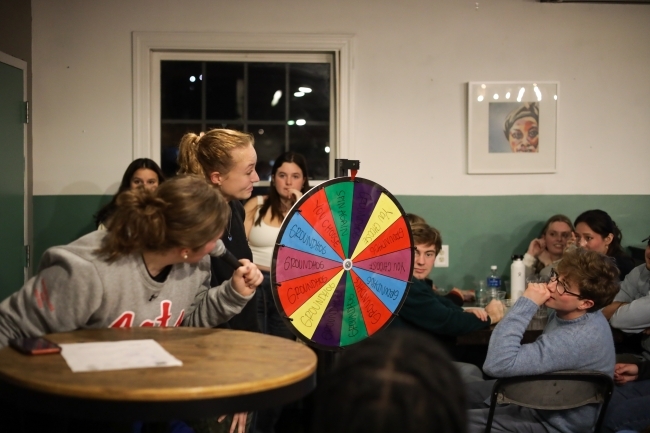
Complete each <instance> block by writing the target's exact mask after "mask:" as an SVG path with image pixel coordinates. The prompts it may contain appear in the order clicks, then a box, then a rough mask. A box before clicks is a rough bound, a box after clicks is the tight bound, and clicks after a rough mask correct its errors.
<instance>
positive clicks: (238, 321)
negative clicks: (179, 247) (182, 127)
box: [178, 129, 260, 433]
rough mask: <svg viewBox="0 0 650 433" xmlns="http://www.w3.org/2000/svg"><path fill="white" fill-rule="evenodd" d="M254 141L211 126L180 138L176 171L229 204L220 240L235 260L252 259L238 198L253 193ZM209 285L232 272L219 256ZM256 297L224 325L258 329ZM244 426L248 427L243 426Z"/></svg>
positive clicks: (242, 417)
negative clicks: (204, 183) (205, 183)
mask: <svg viewBox="0 0 650 433" xmlns="http://www.w3.org/2000/svg"><path fill="white" fill-rule="evenodd" d="M254 144H255V140H254V138H253V136H252V135H251V134H248V133H245V132H239V131H234V130H232V129H211V130H210V131H208V132H206V133H203V132H201V133H200V134H198V135H197V134H194V133H191V132H190V133H187V134H185V135H184V136H183V137H182V138H181V142H180V146H179V153H178V165H179V167H180V169H179V172H180V173H190V174H196V175H199V176H201V177H204V178H206V179H207V180H208V182H209V183H210V184H211V185H212V186H213V187H214V188H215V189H217V190H219V191H220V192H221V194H222V195H223V197H224V198H225V199H226V201H227V202H228V205H229V206H230V219H229V221H228V224H227V225H226V230H225V231H224V232H223V236H222V237H221V240H222V241H223V243H224V245H225V246H226V248H227V249H228V250H229V251H230V252H232V253H233V254H234V255H235V257H237V258H238V259H246V260H249V261H252V260H253V254H252V252H251V249H250V247H249V246H248V241H247V240H246V230H245V228H244V217H245V211H244V207H243V206H242V204H241V202H240V200H247V199H248V198H250V196H251V194H252V193H253V185H254V184H255V182H257V181H259V180H260V178H259V176H258V175H257V172H256V171H255V166H256V164H257V153H256V152H255V147H254ZM210 260H211V270H212V280H211V284H212V285H217V284H220V283H221V282H222V281H226V280H228V279H229V278H230V277H231V276H232V273H233V270H232V268H231V267H230V266H229V265H228V264H227V263H226V262H225V261H224V260H222V259H220V258H218V257H211V258H210ZM257 296H259V295H256V297H255V299H254V300H253V301H252V302H249V303H248V304H246V306H245V307H244V308H243V309H242V311H241V312H240V313H239V314H237V315H235V316H234V317H232V318H231V319H230V320H229V321H228V322H227V323H225V324H223V325H221V326H224V327H228V328H232V329H239V330H243V331H251V332H260V328H259V324H258V322H257ZM251 418H252V417H248V416H247V415H246V414H245V413H242V414H237V415H236V416H235V418H234V419H233V420H232V422H231V421H230V420H228V421H226V422H224V423H221V424H216V425H215V424H214V423H212V424H210V423H208V424H207V425H205V423H203V421H201V422H202V423H201V424H195V425H193V426H192V427H193V428H194V429H195V430H197V433H202V432H205V431H210V432H213V431H220V430H224V431H228V426H230V425H235V424H239V426H240V427H241V426H242V425H243V424H244V423H246V422H247V420H248V426H250V421H251ZM247 428H248V427H247Z"/></svg>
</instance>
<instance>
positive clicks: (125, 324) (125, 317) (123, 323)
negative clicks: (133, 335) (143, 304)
mask: <svg viewBox="0 0 650 433" xmlns="http://www.w3.org/2000/svg"><path fill="white" fill-rule="evenodd" d="M134 317H135V313H134V312H133V311H125V312H124V313H122V314H121V315H120V317H118V318H117V319H115V320H114V321H113V323H111V324H110V325H108V327H109V328H130V327H131V326H133V318H134Z"/></svg>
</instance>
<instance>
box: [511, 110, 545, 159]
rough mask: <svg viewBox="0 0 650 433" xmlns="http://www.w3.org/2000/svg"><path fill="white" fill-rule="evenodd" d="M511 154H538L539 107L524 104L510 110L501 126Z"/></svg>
mask: <svg viewBox="0 0 650 433" xmlns="http://www.w3.org/2000/svg"><path fill="white" fill-rule="evenodd" d="M503 133H504V134H505V136H506V139H507V140H508V143H509V144H510V150H511V151H512V152H532V153H537V152H539V106H538V105H537V102H526V103H524V104H523V105H520V106H519V107H517V108H516V109H514V110H512V111H511V112H510V114H508V116H507V117H506V120H505V122H504V124H503Z"/></svg>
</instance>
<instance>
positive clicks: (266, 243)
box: [244, 152, 309, 433]
mask: <svg viewBox="0 0 650 433" xmlns="http://www.w3.org/2000/svg"><path fill="white" fill-rule="evenodd" d="M308 179H309V174H308V172H307V161H306V160H305V157H304V156H302V155H301V154H299V153H296V152H285V153H283V154H281V155H280V156H279V157H278V158H277V159H276V160H275V163H274V164H273V169H272V170H271V186H270V188H269V194H268V195H267V196H256V197H253V198H251V199H250V200H248V201H247V202H246V205H245V206H244V209H245V210H246V219H245V220H244V227H245V229H246V237H247V238H248V245H249V246H250V249H251V251H252V253H253V263H255V264H256V265H257V267H258V268H259V269H260V270H261V271H262V275H263V276H264V281H263V282H262V284H261V285H260V286H259V290H258V293H260V294H261V295H262V296H258V297H257V320H258V322H259V326H260V329H261V330H262V332H263V333H265V334H270V335H275V336H278V337H283V338H288V339H291V340H295V336H294V335H293V333H292V332H291V331H290V330H289V328H287V326H286V325H285V324H284V321H283V319H282V317H281V316H280V313H279V312H278V309H277V307H276V306H275V301H274V300H273V293H272V290H271V274H270V272H269V271H270V270H271V260H272V259H273V249H274V247H275V243H276V241H277V239H278V235H279V234H280V227H281V226H282V222H283V221H284V218H285V216H286V215H287V212H289V210H290V209H291V207H292V206H293V205H294V204H295V203H296V201H298V200H299V199H300V197H302V195H303V194H304V193H306V192H307V191H309V180H308ZM281 413H282V407H274V408H269V409H266V410H262V411H259V412H257V419H256V424H255V432H256V433H267V432H269V433H270V432H273V431H274V428H275V424H276V423H277V421H278V420H279V418H280V414H281Z"/></svg>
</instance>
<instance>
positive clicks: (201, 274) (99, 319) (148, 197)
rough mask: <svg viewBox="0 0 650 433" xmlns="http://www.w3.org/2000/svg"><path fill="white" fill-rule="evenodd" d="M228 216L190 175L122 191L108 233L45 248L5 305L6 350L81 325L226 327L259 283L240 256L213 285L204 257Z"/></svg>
mask: <svg viewBox="0 0 650 433" xmlns="http://www.w3.org/2000/svg"><path fill="white" fill-rule="evenodd" d="M229 217H230V212H229V210H228V205H227V204H226V202H225V200H224V199H223V197H222V196H221V194H219V193H218V192H217V191H215V190H214V188H212V187H211V186H210V185H208V184H207V182H206V181H205V180H204V179H201V178H198V177H194V176H179V177H175V178H174V179H172V180H170V181H167V182H165V183H164V184H163V185H161V187H160V188H158V189H157V190H155V191H153V192H150V191H146V190H141V189H136V190H133V191H126V192H124V193H122V194H120V195H119V196H118V198H117V207H116V210H115V213H114V214H113V216H112V217H111V218H110V219H109V221H108V231H106V230H102V231H94V232H91V233H89V234H87V235H85V236H83V237H81V238H79V239H77V240H76V241H74V242H72V243H70V244H68V245H63V246H56V247H52V248H49V249H48V250H47V251H46V252H45V253H44V254H43V258H42V259H41V263H40V269H39V271H38V273H37V274H36V275H35V276H34V277H32V278H30V279H29V281H27V282H26V283H25V285H24V286H23V287H22V288H21V289H20V290H18V291H16V292H15V293H14V294H12V295H11V296H9V297H8V298H7V299H5V300H4V301H2V302H1V303H0V348H2V347H4V346H6V345H7V344H8V342H9V340H11V339H12V338H24V337H37V336H41V335H43V334H49V333H54V332H67V331H73V330H75V329H92V328H130V327H132V326H161V327H167V326H169V327H172V326H196V327H215V326H217V325H219V324H221V323H223V322H225V321H227V320H228V319H230V318H231V317H232V316H233V315H235V314H237V313H238V312H239V311H241V309H242V308H243V307H244V305H246V303H247V302H248V301H249V300H250V299H251V298H252V297H253V294H254V293H255V289H256V287H257V286H258V285H259V284H261V283H262V274H261V272H260V271H259V270H258V269H257V267H256V266H255V265H254V264H252V263H250V262H248V261H247V260H241V263H243V265H242V266H241V267H240V268H238V269H237V270H236V271H235V272H234V274H233V277H232V278H231V279H230V280H228V281H226V282H224V283H222V284H221V285H218V286H214V287H211V286H210V284H209V283H210V266H209V263H210V258H209V256H208V253H210V252H211V251H212V250H213V249H214V248H215V246H216V245H217V240H218V238H219V236H221V234H222V233H223V231H224V229H225V227H226V224H227V222H228V220H229Z"/></svg>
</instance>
